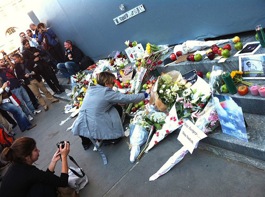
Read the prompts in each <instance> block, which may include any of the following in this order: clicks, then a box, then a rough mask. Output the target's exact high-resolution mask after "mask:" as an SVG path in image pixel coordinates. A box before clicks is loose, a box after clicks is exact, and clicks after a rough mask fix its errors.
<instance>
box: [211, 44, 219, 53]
mask: <svg viewBox="0 0 265 197" xmlns="http://www.w3.org/2000/svg"><path fill="white" fill-rule="evenodd" d="M218 50H219V47H217V46H216V47H213V48H212V51H213V52H214V53H215V54H218Z"/></svg>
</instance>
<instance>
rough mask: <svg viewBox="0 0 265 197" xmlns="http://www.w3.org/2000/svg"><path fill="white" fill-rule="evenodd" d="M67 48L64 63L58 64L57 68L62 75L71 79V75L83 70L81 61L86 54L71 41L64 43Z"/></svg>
mask: <svg viewBox="0 0 265 197" xmlns="http://www.w3.org/2000/svg"><path fill="white" fill-rule="evenodd" d="M64 48H65V57H64V61H65V62H64V63H58V64H57V68H58V69H59V70H60V71H61V73H62V74H63V75H64V76H65V77H66V78H68V79H69V82H68V83H70V77H71V75H75V74H76V73H77V72H78V71H80V70H81V68H80V65H81V61H82V59H83V57H84V53H83V52H82V51H81V50H80V49H79V48H78V47H76V46H75V45H73V44H72V42H71V41H70V40H66V41H65V42H64Z"/></svg>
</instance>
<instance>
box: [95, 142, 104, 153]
mask: <svg viewBox="0 0 265 197" xmlns="http://www.w3.org/2000/svg"><path fill="white" fill-rule="evenodd" d="M102 142H103V141H102V140H100V141H99V140H97V141H96V144H97V146H98V147H100V146H101V145H102ZM93 151H98V149H97V147H96V146H94V148H93Z"/></svg>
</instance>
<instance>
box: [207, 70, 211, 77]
mask: <svg viewBox="0 0 265 197" xmlns="http://www.w3.org/2000/svg"><path fill="white" fill-rule="evenodd" d="M210 77H211V72H210V71H209V72H207V73H206V78H207V79H210Z"/></svg>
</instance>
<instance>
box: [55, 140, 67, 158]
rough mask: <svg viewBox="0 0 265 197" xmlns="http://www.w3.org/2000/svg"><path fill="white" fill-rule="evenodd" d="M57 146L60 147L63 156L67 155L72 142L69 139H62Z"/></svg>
mask: <svg viewBox="0 0 265 197" xmlns="http://www.w3.org/2000/svg"><path fill="white" fill-rule="evenodd" d="M56 145H57V147H58V149H59V153H60V156H61V157H67V155H68V154H69V152H70V142H69V141H61V142H58V143H57V144H56Z"/></svg>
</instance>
